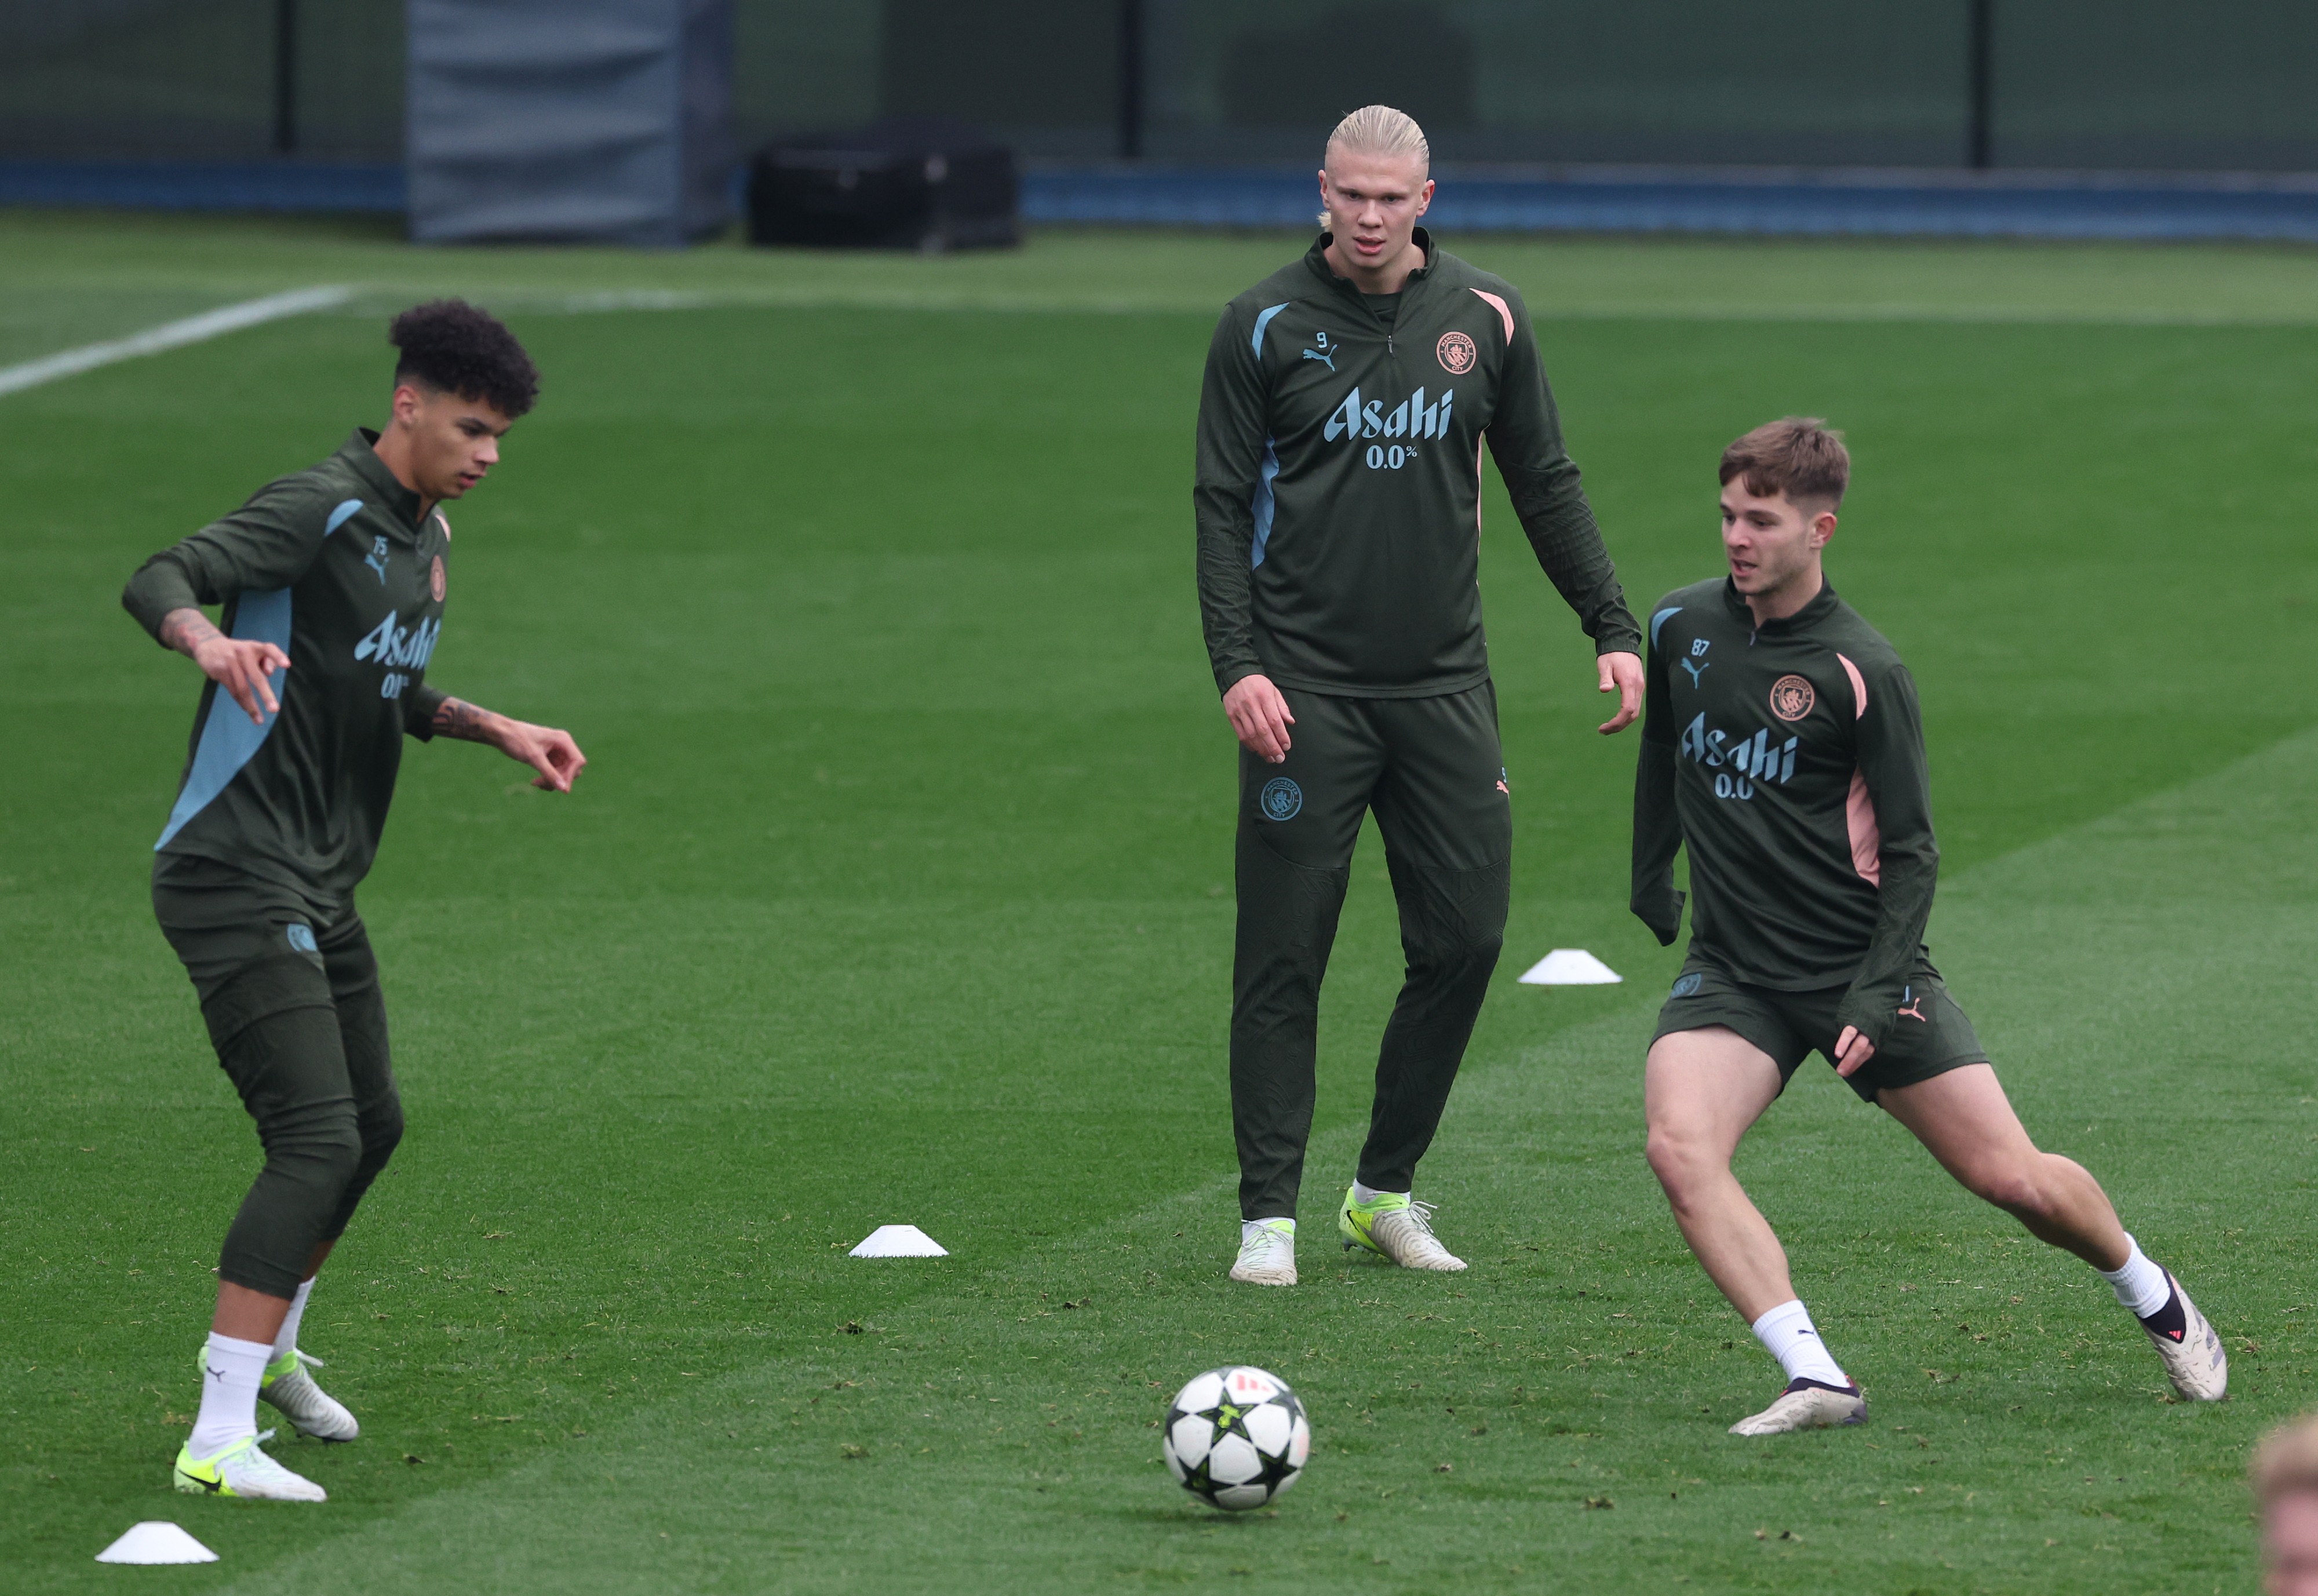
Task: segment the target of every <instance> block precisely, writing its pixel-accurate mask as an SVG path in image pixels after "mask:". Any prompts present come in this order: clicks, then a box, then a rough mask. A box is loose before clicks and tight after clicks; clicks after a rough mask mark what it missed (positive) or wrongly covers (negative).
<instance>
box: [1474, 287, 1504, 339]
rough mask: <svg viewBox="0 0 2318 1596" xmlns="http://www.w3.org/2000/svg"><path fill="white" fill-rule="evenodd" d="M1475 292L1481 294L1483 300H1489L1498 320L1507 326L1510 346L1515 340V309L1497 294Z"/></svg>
mask: <svg viewBox="0 0 2318 1596" xmlns="http://www.w3.org/2000/svg"><path fill="white" fill-rule="evenodd" d="M1474 292H1475V293H1477V294H1479V295H1480V297H1481V298H1483V299H1485V300H1488V301H1489V303H1490V304H1491V305H1493V306H1495V307H1496V312H1497V319H1498V320H1499V321H1502V322H1504V323H1505V342H1506V343H1508V344H1510V343H1512V342H1513V338H1514V308H1513V307H1512V306H1511V305H1508V304H1506V303H1505V300H1502V299H1500V298H1498V297H1497V296H1496V294H1493V293H1484V292H1482V291H1481V290H1479V289H1478V288H1477V289H1475V290H1474Z"/></svg>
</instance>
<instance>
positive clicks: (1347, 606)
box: [1193, 105, 1641, 1286]
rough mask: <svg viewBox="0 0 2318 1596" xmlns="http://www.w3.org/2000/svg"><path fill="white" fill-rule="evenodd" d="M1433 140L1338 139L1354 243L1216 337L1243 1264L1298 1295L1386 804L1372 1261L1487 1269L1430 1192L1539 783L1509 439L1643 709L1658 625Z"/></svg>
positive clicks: (1601, 651) (1228, 313)
mask: <svg viewBox="0 0 2318 1596" xmlns="http://www.w3.org/2000/svg"><path fill="white" fill-rule="evenodd" d="M1429 169H1430V155H1429V152H1428V149H1427V148H1426V145H1425V141H1424V133H1423V131H1422V130H1420V129H1419V128H1418V127H1417V125H1416V124H1415V122H1414V121H1410V120H1409V118H1407V117H1406V116H1405V115H1403V114H1402V113H1401V112H1397V111H1395V110H1393V109H1392V108H1391V107H1389V106H1385V105H1370V106H1368V107H1366V108H1364V109H1362V110H1360V111H1356V112H1353V113H1352V115H1350V116H1348V117H1346V118H1345V119H1344V120H1343V122H1342V123H1341V124H1339V125H1338V127H1337V128H1336V130H1335V131H1334V133H1333V134H1332V135H1331V136H1330V138H1329V140H1328V146H1327V155H1326V166H1325V169H1324V170H1323V171H1322V172H1321V173H1320V197H1321V202H1322V203H1323V204H1324V205H1325V207H1326V212H1325V221H1324V224H1323V225H1324V226H1325V228H1326V229H1327V230H1326V231H1325V232H1323V233H1322V234H1321V235H1320V237H1319V238H1317V239H1316V241H1315V242H1314V243H1313V245H1312V247H1311V248H1310V249H1309V250H1308V251H1307V252H1306V254H1305V256H1304V257H1303V258H1302V259H1301V260H1298V261H1295V262H1292V263H1290V264H1289V265H1286V266H1283V267H1281V268H1280V270H1279V271H1277V272H1275V273H1272V274H1271V276H1270V277H1267V278H1265V279H1264V280H1263V281H1262V282H1260V283H1258V284H1257V285H1256V286H1255V287H1253V288H1252V289H1250V290H1248V291H1246V292H1245V293H1244V294H1241V295H1240V296H1239V297H1238V298H1237V299H1235V300H1233V301H1232V302H1231V304H1230V306H1229V307H1228V308H1227V309H1226V310H1225V312H1224V315H1223V318H1222V320H1221V322H1220V323H1219V324H1218V325H1217V328H1216V334H1215V341H1214V343H1213V345H1211V346H1210V347H1209V349H1208V368H1207V378H1206V382H1205V385H1204V387H1203V388H1202V390H1201V391H1200V395H1199V443H1198V462H1197V474H1196V481H1195V487H1194V489H1193V501H1194V504H1195V507H1196V511H1197V519H1198V527H1199V607H1200V614H1201V617H1202V619H1203V621H1204V623H1205V625H1206V631H1207V641H1208V655H1209V659H1210V662H1211V664H1212V665H1213V667H1214V669H1215V678H1216V687H1217V691H1218V692H1219V693H1221V694H1222V695H1223V707H1224V713H1225V715H1226V718H1227V719H1228V720H1229V722H1230V723H1231V728H1232V731H1233V732H1234V734H1235V736H1237V738H1238V739H1239V742H1240V747H1241V750H1242V751H1241V754H1240V760H1239V777H1240V779H1239V786H1240V793H1239V841H1238V857H1237V866H1236V875H1237V881H1238V893H1239V928H1238V935H1237V941H1236V946H1235V952H1234V956H1233V961H1232V1014H1231V1093H1232V1125H1233V1131H1234V1134H1235V1141H1236V1143H1237V1144H1238V1151H1239V1162H1240V1194H1239V1195H1240V1220H1241V1224H1240V1251H1239V1256H1238V1258H1237V1260H1236V1261H1235V1263H1234V1264H1233V1266H1232V1269H1231V1275H1232V1278H1234V1279H1235V1280H1244V1281H1249V1282H1252V1283H1254V1284H1258V1285H1266V1286H1292V1285H1294V1284H1295V1283H1296V1203H1297V1194H1298V1187H1299V1185H1300V1183H1301V1181H1302V1178H1303V1169H1304V1148H1305V1142H1306V1138H1307V1136H1308V1135H1309V1134H1310V1132H1311V1128H1312V1110H1313V1103H1314V1097H1315V1078H1314V1057H1315V1049H1316V1028H1317V1025H1318V1016H1319V1001H1320V982H1321V978H1322V977H1323V975H1324V974H1325V973H1326V970H1327V965H1328V954H1329V950H1330V947H1331V946H1332V945H1333V944H1334V940H1335V935H1336V917H1337V912H1338V910H1340V909H1341V908H1342V906H1343V901H1344V889H1345V885H1346V883H1347V881H1348V879H1349V876H1350V869H1351V865H1352V847H1353V844H1354V843H1355V841H1356V840H1357V839H1358V838H1359V836H1360V829H1361V817H1362V816H1363V815H1364V814H1368V813H1373V814H1374V815H1375V816H1376V820H1377V829H1379V831H1381V832H1382V833H1383V835H1384V846H1385V860H1386V863H1387V864H1388V865H1389V866H1390V868H1391V874H1392V887H1393V895H1394V897H1395V898H1396V899H1397V901H1398V902H1399V906H1400V927H1401V946H1402V948H1403V950H1404V952H1405V953H1406V955H1407V979H1406V982H1405V983H1404V984H1403V986H1402V988H1401V991H1400V998H1399V1000H1398V1002H1397V1004H1395V1006H1394V1008H1393V1012H1392V1018H1391V1020H1390V1022H1389V1023H1388V1025H1387V1026H1386V1027H1385V1034H1384V1042H1383V1045H1382V1046H1381V1047H1380V1048H1379V1053H1378V1057H1377V1070H1376V1096H1375V1098H1374V1104H1373V1107H1372V1108H1371V1110H1370V1121H1369V1136H1368V1142H1367V1144H1366V1145H1365V1146H1364V1147H1363V1148H1362V1149H1361V1155H1360V1162H1359V1164H1358V1166H1357V1168H1356V1170H1354V1174H1353V1179H1352V1188H1351V1189H1350V1191H1349V1192H1347V1193H1346V1195H1345V1197H1344V1200H1343V1204H1342V1206H1340V1207H1339V1208H1338V1210H1337V1215H1336V1223H1337V1229H1338V1231H1339V1233H1341V1234H1342V1235H1343V1238H1344V1243H1345V1245H1346V1246H1347V1247H1348V1248H1355V1249H1359V1250H1361V1251H1364V1252H1366V1253H1368V1254H1370V1255H1371V1256H1380V1257H1383V1258H1385V1259H1388V1260H1390V1261H1392V1262H1393V1263H1396V1264H1398V1265H1400V1266H1401V1267H1403V1268H1405V1269H1433V1270H1442V1271H1454V1270H1458V1269H1463V1268H1464V1267H1465V1265H1464V1263H1463V1261H1462V1260H1460V1259H1459V1258H1458V1257H1457V1256H1456V1255H1455V1254H1454V1253H1452V1252H1451V1251H1449V1249H1448V1248H1447V1247H1445V1246H1443V1245H1442V1242H1440V1240H1439V1239H1438V1238H1437V1237H1436V1236H1435V1235H1434V1234H1433V1228H1432V1224H1431V1221H1430V1209H1429V1206H1428V1205H1426V1204H1424V1203H1419V1202H1417V1201H1415V1198H1414V1197H1413V1195H1412V1193H1413V1188H1414V1184H1415V1174H1416V1164H1417V1161H1418V1160H1419V1159H1420V1158H1422V1157H1423V1156H1424V1152H1425V1150H1426V1148H1427V1147H1428V1146H1430V1145H1431V1143H1432V1140H1433V1131H1434V1129H1435V1127H1436V1126H1438V1125H1439V1124H1440V1120H1441V1115H1442V1108H1443V1107H1444V1106H1445V1105H1446V1104H1447V1102H1448V1099H1449V1089H1450V1087H1451V1083H1452V1082H1453V1081H1454V1080H1456V1076H1457V1069H1458V1065H1459V1063H1460V1060H1461V1059H1462V1058H1463V1056H1464V1052H1465V1045H1466V1043H1467V1041H1468V1040H1469V1038H1470V1036H1471V1035H1472V1031H1473V1024H1474V1021H1475V1019H1476V1018H1477V1017H1478V1015H1479V1013H1480V1009H1481V1001H1482V999H1483V998H1484V996H1485V995H1486V994H1487V990H1488V984H1489V975H1490V973H1491V971H1493V970H1494V969H1495V968H1496V962H1497V954H1498V950H1499V948H1500V947H1501V946H1502V945H1503V941H1504V937H1505V913H1506V907H1507V900H1508V894H1509V892H1510V889H1511V883H1512V868H1513V866H1512V856H1513V794H1512V787H1513V779H1512V777H1511V776H1509V775H1508V774H1507V772H1506V769H1505V755H1504V751H1503V749H1501V747H1500V746H1499V742H1498V738H1497V701H1496V686H1495V685H1494V684H1493V683H1492V681H1491V679H1490V675H1489V659H1488V646H1487V641H1486V639H1485V638H1484V636H1483V634H1482V629H1481V595H1480V587H1479V573H1480V537H1479V533H1480V527H1479V516H1480V495H1481V459H1480V457H1481V451H1482V449H1483V448H1484V447H1486V448H1487V450H1488V451H1489V452H1490V453H1491V454H1492V456H1493V457H1494V458H1495V459H1496V462H1497V470H1498V471H1499V472H1500V473H1501V474H1502V475H1503V476H1504V478H1505V488H1506V490H1507V492H1508V493H1509V494H1510V495H1511V496H1512V498H1513V503H1514V513H1515V514H1516V515H1517V516H1519V517H1520V519H1521V524H1522V529H1523V532H1525V533H1528V535H1529V539H1530V542H1531V545H1532V547H1533V548H1534V549H1535V551H1536V552H1537V557H1538V560H1539V561H1540V563H1541V564H1542V565H1543V566H1544V568H1545V571H1546V574H1547V575H1548V576H1549V577H1550V578H1552V580H1553V583H1554V585H1555V587H1558V588H1559V590H1560V592H1561V596H1562V597H1563V598H1564V599H1565V600H1566V601H1567V602H1568V605H1569V606H1570V607H1571V608H1572V609H1573V610H1575V611H1576V612H1577V618H1578V624H1579V625H1580V626H1581V627H1583V628H1584V630H1585V632H1586V636H1588V637H1589V638H1591V639H1592V640H1593V641H1594V649H1595V654H1596V656H1597V660H1596V674H1597V677H1598V686H1600V688H1601V690H1602V691H1603V692H1604V693H1611V692H1614V693H1617V694H1618V695H1619V697H1620V707H1619V710H1618V713H1617V714H1616V715H1615V716H1613V718H1612V719H1611V721H1610V722H1608V723H1607V724H1605V725H1604V726H1603V727H1602V728H1601V730H1602V731H1604V732H1611V731H1619V730H1621V729H1622V728H1623V727H1625V726H1626V725H1627V724H1628V723H1630V722H1631V721H1632V720H1633V718H1634V716H1635V714H1636V713H1638V711H1639V709H1640V694H1641V659H1640V648H1641V633H1640V628H1639V627H1637V626H1636V624H1635V623H1634V618H1633V616H1632V615H1631V614H1629V613H1628V611H1627V609H1626V604H1625V598H1624V596H1623V595H1622V593H1621V592H1620V591H1619V587H1618V582H1617V577H1616V574H1615V572H1614V571H1613V569H1612V568H1611V564H1610V556H1609V554H1608V553H1607V552H1606V551H1604V548H1603V546H1602V534H1601V533H1600V531H1599V530H1598V529H1597V528H1596V527H1595V524H1594V516H1593V512H1592V511H1591V510H1590V509H1589V508H1587V507H1586V495H1585V493H1584V491H1583V490H1582V489H1580V487H1579V486H1578V474H1577V466H1576V464H1575V463H1573V462H1571V460H1570V458H1569V454H1568V450H1566V449H1565V448H1564V447H1563V446H1562V440H1561V423H1560V418H1559V416H1558V415H1557V414H1556V413H1555V410H1554V407H1553V397H1552V395H1551V393H1550V391H1549V390H1548V389H1547V387H1546V381H1545V369H1544V365H1543V363H1541V361H1540V359H1539V357H1538V350H1537V337H1536V334H1535V332H1534V330H1533V329H1532V327H1531V325H1530V319H1529V312H1528V310H1527V309H1525V308H1524V307H1523V304H1522V300H1521V295H1520V294H1519V293H1518V292H1517V291H1515V290H1514V286H1513V285H1512V284H1511V283H1509V282H1506V281H1505V279H1504V278H1502V277H1496V276H1492V275H1490V274H1489V273H1486V272H1482V271H1478V270H1477V269H1476V268H1474V267H1473V266H1471V265H1468V264H1467V263H1465V262H1464V261H1461V260H1459V259H1458V258H1457V257H1456V256H1452V255H1451V254H1450V253H1449V252H1448V251H1446V250H1444V249H1442V248H1441V247H1438V246H1437V245H1436V244H1434V243H1433V239H1432V238H1431V237H1430V236H1429V235H1428V234H1427V233H1426V232H1425V231H1424V229H1422V228H1420V227H1419V226H1418V225H1417V222H1418V219H1419V218H1421V217H1422V216H1423V215H1424V210H1425V207H1426V205H1427V204H1429V203H1430V202H1431V200H1432V195H1433V181H1432V178H1431V176H1430V175H1429Z"/></svg>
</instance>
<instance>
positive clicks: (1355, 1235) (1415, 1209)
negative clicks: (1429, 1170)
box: [1336, 1191, 1465, 1275]
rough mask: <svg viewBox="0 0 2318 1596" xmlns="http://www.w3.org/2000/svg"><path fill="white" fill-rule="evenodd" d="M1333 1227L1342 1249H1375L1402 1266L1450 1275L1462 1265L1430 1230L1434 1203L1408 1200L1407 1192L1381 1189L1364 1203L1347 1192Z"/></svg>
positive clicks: (1463, 1261)
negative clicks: (1339, 1238) (1340, 1235)
mask: <svg viewBox="0 0 2318 1596" xmlns="http://www.w3.org/2000/svg"><path fill="white" fill-rule="evenodd" d="M1336 1229H1337V1231H1338V1232H1339V1233H1341V1234H1342V1235H1343V1238H1344V1251H1347V1252H1351V1251H1359V1250H1365V1251H1370V1252H1374V1253H1377V1254H1379V1256H1381V1257H1385V1258H1388V1259H1390V1260H1392V1261H1393V1262H1395V1263H1397V1264H1398V1265H1399V1266H1400V1267H1401V1268H1402V1269H1433V1270H1435V1271H1438V1272H1439V1273H1442V1274H1451V1275H1453V1274H1455V1273H1457V1272H1458V1271H1459V1270H1460V1269H1463V1268H1464V1267H1465V1260H1463V1259H1461V1258H1460V1257H1458V1256H1457V1255H1456V1254H1455V1253H1453V1252H1451V1251H1449V1249H1448V1248H1446V1247H1443V1246H1442V1244H1441V1239H1440V1238H1439V1237H1438V1236H1435V1235H1434V1234H1433V1205H1432V1204H1431V1203H1417V1202H1411V1201H1410V1200H1409V1197H1408V1194H1407V1193H1406V1192H1399V1191H1380V1192H1379V1193H1377V1195H1376V1196H1375V1197H1373V1198H1371V1199H1370V1200H1369V1201H1368V1202H1365V1203H1363V1202H1360V1201H1357V1200H1355V1199H1354V1197H1353V1196H1352V1193H1351V1192H1350V1191H1346V1192H1345V1193H1344V1206H1343V1207H1342V1208H1340V1209H1338V1210H1337V1212H1336Z"/></svg>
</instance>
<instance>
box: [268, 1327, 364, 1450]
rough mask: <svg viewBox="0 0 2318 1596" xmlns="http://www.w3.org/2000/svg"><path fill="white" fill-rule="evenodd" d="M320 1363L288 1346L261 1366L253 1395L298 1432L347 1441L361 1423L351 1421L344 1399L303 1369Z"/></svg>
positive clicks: (319, 1365)
mask: <svg viewBox="0 0 2318 1596" xmlns="http://www.w3.org/2000/svg"><path fill="white" fill-rule="evenodd" d="M320 1367H322V1360H321V1359H320V1358H316V1357H313V1356H312V1355H310V1354H309V1353H306V1352H301V1351H299V1350H297V1349H292V1350H291V1351H290V1352H288V1353H286V1354H285V1355H283V1357H280V1358H275V1359H274V1361H273V1362H272V1363H269V1364H267V1365H266V1366H265V1380H264V1381H263V1382H261V1383H260V1384H259V1385H258V1387H257V1398H258V1400H259V1401H260V1402H269V1403H273V1404H274V1412H277V1413H280V1414H281V1415H282V1416H283V1418H285V1419H287V1420H289V1421H290V1422H291V1423H292V1425H294V1426H295V1427H296V1428H297V1430H298V1433H299V1434H301V1435H310V1436H312V1437H313V1438H314V1439H316V1440H318V1441H350V1440H352V1439H355V1437H356V1436H358V1435H360V1434H361V1433H362V1426H361V1425H359V1424H357V1423H355V1416H354V1415H353V1414H352V1413H349V1412H346V1404H345V1403H341V1402H339V1401H337V1399H336V1398H335V1397H333V1396H331V1395H330V1394H329V1393H328V1392H327V1391H325V1390H323V1389H322V1388H321V1387H320V1386H319V1385H316V1384H314V1376H311V1375H310V1374H308V1373H307V1372H306V1371H307V1370H308V1369H310V1368H320Z"/></svg>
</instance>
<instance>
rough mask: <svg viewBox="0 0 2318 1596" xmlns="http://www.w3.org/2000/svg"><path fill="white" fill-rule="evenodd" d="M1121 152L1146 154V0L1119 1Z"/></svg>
mask: <svg viewBox="0 0 2318 1596" xmlns="http://www.w3.org/2000/svg"><path fill="white" fill-rule="evenodd" d="M1142 154H1143V0H1119V157H1120V158H1121V159H1122V160H1129V161H1131V160H1137V159H1139V158H1140V157H1142Z"/></svg>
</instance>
